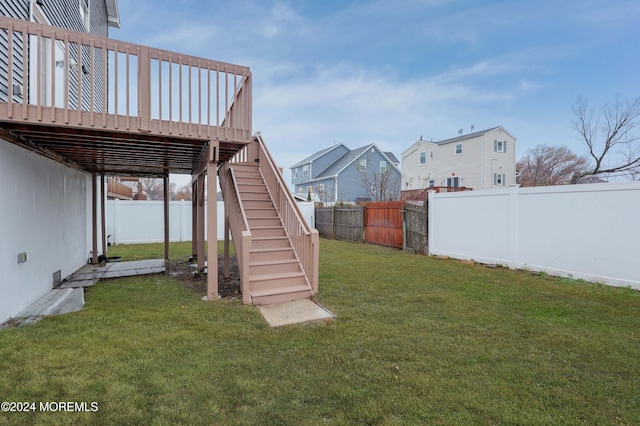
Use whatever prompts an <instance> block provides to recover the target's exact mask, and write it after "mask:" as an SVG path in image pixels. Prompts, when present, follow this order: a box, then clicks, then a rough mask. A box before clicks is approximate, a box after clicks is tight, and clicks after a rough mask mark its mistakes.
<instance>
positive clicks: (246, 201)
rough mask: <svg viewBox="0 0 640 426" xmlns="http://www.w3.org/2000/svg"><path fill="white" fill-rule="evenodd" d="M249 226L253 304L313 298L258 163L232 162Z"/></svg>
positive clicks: (250, 283) (250, 288) (250, 284)
mask: <svg viewBox="0 0 640 426" xmlns="http://www.w3.org/2000/svg"><path fill="white" fill-rule="evenodd" d="M231 167H232V168H233V171H234V173H235V177H236V181H237V184H238V191H239V195H240V199H241V200H242V205H243V207H244V211H245V214H246V217H247V221H248V223H249V230H250V231H251V235H252V241H251V248H250V249H249V291H250V295H251V303H253V304H254V305H266V304H272V303H282V302H288V301H292V300H297V299H306V298H309V297H310V296H311V295H312V290H311V286H310V284H309V281H308V279H307V277H306V275H305V273H304V271H303V269H302V267H301V265H300V261H299V260H298V258H297V256H296V253H295V251H294V249H293V246H292V245H291V241H290V240H289V236H288V235H287V233H286V231H285V228H284V226H283V224H282V221H281V219H280V216H279V215H278V212H277V210H276V207H275V205H274V203H273V201H272V198H271V195H270V193H269V191H268V190H267V186H266V184H265V182H264V179H263V178H262V175H261V174H260V170H259V168H258V165H257V164H256V163H232V164H231Z"/></svg>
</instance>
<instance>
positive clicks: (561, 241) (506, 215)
mask: <svg viewBox="0 0 640 426" xmlns="http://www.w3.org/2000/svg"><path fill="white" fill-rule="evenodd" d="M638 211H640V182H625V183H609V184H606V183H605V184H591V185H566V186H555V187H541V188H517V187H515V186H514V187H511V188H507V189H501V190H493V191H491V190H485V191H471V192H459V193H441V194H433V193H432V194H430V198H429V252H430V254H441V255H447V256H451V257H454V258H458V259H473V260H476V261H478V262H483V263H498V264H504V265H508V266H509V267H511V268H524V269H530V270H533V271H545V272H547V273H550V274H554V275H560V276H567V277H572V278H582V279H585V280H588V281H594V282H605V283H608V284H611V285H620V286H631V287H633V288H636V289H640V270H639V269H638V249H637V242H638V241H640V226H638V215H637V212H638Z"/></svg>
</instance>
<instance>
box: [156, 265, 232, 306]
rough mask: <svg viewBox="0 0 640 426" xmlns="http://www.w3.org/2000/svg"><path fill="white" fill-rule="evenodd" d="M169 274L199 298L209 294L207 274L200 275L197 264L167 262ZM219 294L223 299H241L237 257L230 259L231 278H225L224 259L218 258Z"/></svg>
mask: <svg viewBox="0 0 640 426" xmlns="http://www.w3.org/2000/svg"><path fill="white" fill-rule="evenodd" d="M166 265H167V272H166V273H167V274H168V275H170V276H172V277H175V278H178V279H179V280H180V281H182V282H184V283H185V285H186V286H187V287H189V288H190V289H191V290H192V291H193V292H194V293H196V294H197V295H199V296H205V295H206V294H207V274H206V273H200V272H198V269H197V263H195V262H192V261H190V259H178V260H170V261H168V262H167V264H166ZM218 293H219V294H220V297H222V298H223V299H240V298H241V297H242V295H241V293H240V272H239V270H238V262H237V261H236V258H235V257H231V258H229V278H225V277H224V266H223V257H222V256H218Z"/></svg>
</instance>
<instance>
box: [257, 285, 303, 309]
mask: <svg viewBox="0 0 640 426" xmlns="http://www.w3.org/2000/svg"><path fill="white" fill-rule="evenodd" d="M309 297H311V289H310V288H309V286H308V285H306V284H304V285H302V284H301V285H296V286H288V287H277V288H272V289H269V290H256V291H252V292H251V302H252V303H253V304H254V305H269V304H273V303H284V302H291V301H293V300H299V299H308V298H309Z"/></svg>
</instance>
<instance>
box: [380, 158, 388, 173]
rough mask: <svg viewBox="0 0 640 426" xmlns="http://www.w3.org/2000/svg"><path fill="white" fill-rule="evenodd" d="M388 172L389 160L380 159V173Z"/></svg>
mask: <svg viewBox="0 0 640 426" xmlns="http://www.w3.org/2000/svg"><path fill="white" fill-rule="evenodd" d="M385 173H387V162H386V161H385V160H380V174H385Z"/></svg>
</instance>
